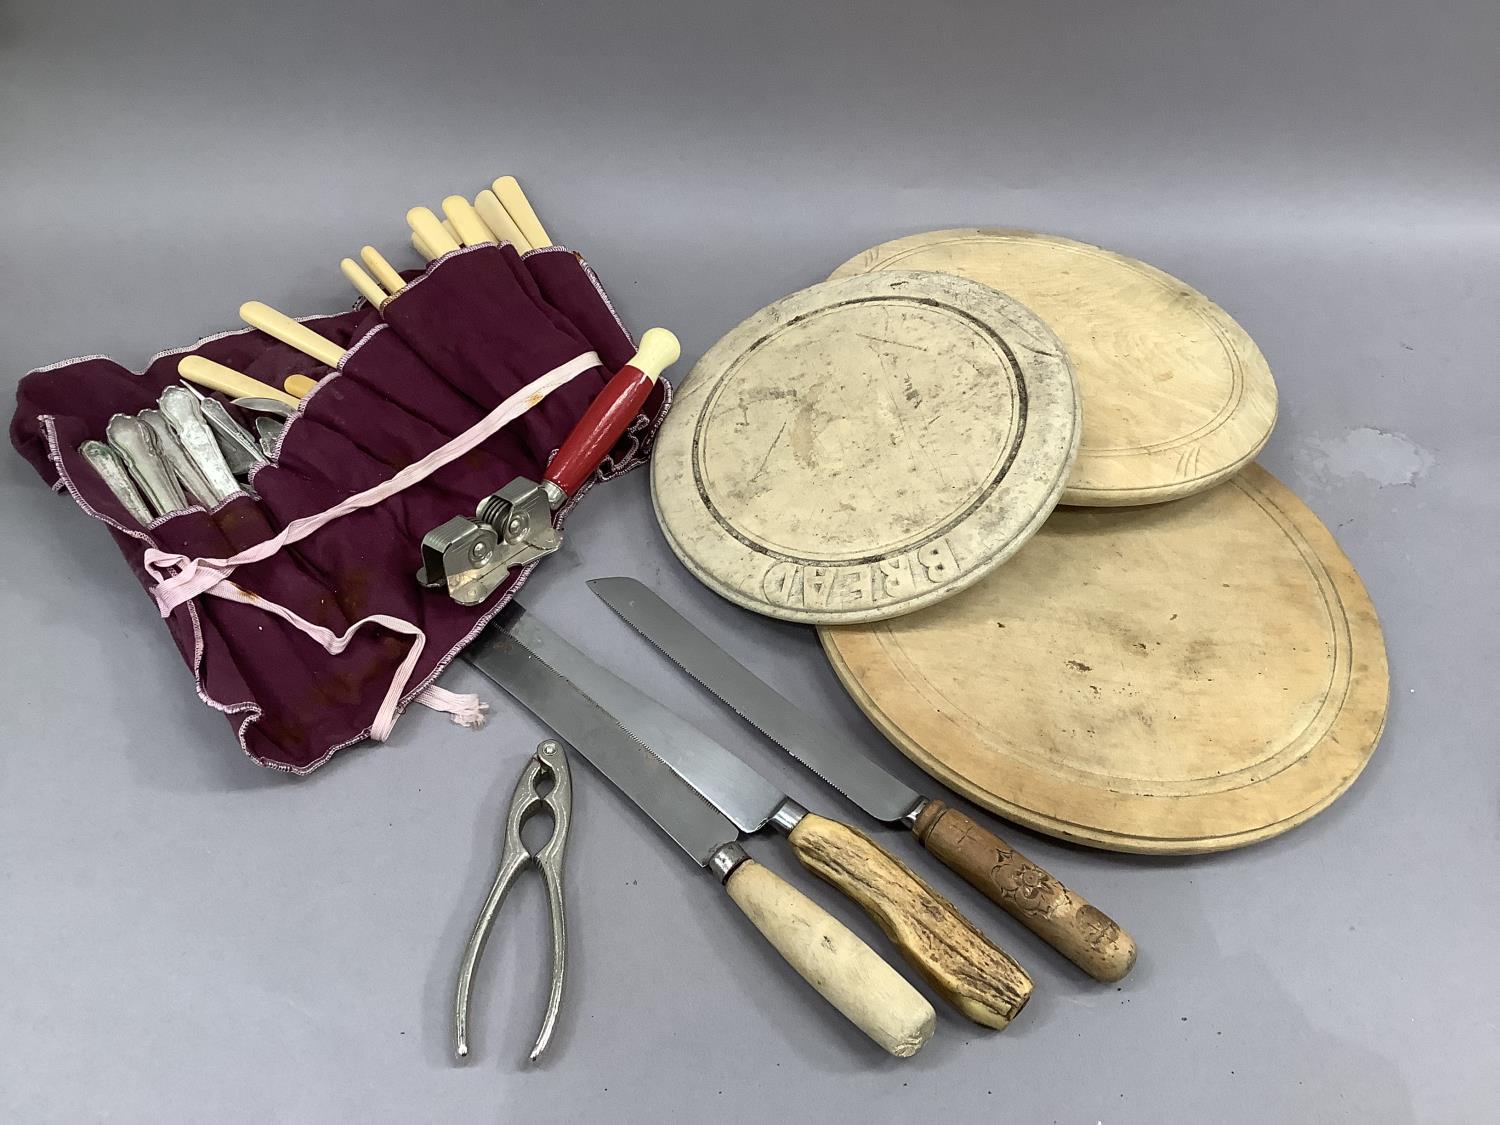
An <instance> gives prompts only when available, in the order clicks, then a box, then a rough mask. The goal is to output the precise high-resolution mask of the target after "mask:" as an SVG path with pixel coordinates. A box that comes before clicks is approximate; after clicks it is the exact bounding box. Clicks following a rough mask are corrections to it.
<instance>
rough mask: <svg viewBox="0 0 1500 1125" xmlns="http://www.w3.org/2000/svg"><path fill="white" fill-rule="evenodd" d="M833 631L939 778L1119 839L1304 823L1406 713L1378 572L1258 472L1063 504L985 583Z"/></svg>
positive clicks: (1019, 818)
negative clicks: (1391, 698) (1390, 654)
mask: <svg viewBox="0 0 1500 1125" xmlns="http://www.w3.org/2000/svg"><path fill="white" fill-rule="evenodd" d="M821 635H822V639H823V645H824V648H825V649H826V651H827V653H828V656H829V658H830V659H831V660H832V661H833V666H834V668H835V670H836V671H837V673H838V675H839V678H840V679H841V680H842V681H843V683H844V686H845V687H847V688H848V689H849V691H850V693H851V694H852V695H853V696H854V698H855V700H856V701H857V702H858V704H859V705H860V707H861V708H863V709H864V711H865V713H866V714H868V715H869V716H870V718H871V719H872V720H874V722H875V724H876V725H877V726H878V727H879V728H880V729H881V730H882V731H883V732H884V733H885V734H886V736H887V737H888V738H890V740H891V741H892V742H894V743H895V744H896V745H897V746H898V747H900V748H901V750H902V751H903V752H904V753H905V754H906V755H907V756H908V757H910V758H911V759H912V760H913V761H915V762H916V763H917V764H918V765H920V766H921V767H922V768H923V769H925V770H926V771H927V772H929V773H931V774H932V775H933V776H934V777H936V778H937V779H938V780H940V781H942V782H943V783H944V784H945V785H947V786H948V787H949V788H951V789H953V790H955V791H956V792H959V793H962V794H963V795H964V796H966V797H968V798H970V799H971V800H973V801H975V802H977V803H978V804H980V805H983V806H984V807H986V808H988V809H990V810H991V811H993V812H996V813H998V814H1000V815H1001V816H1004V817H1006V818H1008V819H1010V820H1014V821H1016V822H1017V823H1019V824H1024V825H1027V826H1028V827H1031V828H1035V829H1037V830H1038V831H1041V832H1046V833H1049V834H1051V835H1054V836H1060V837H1062V838H1063V839H1066V840H1073V841H1076V842H1078V843H1082V844H1091V845H1094V846H1096V847H1102V848H1109V849H1112V850H1115V851H1128V852H1152V853H1186V852H1210V851H1221V850H1224V849H1228V848H1236V847H1240V846H1242V845H1245V844H1251V843H1255V842H1256V841H1258V840H1264V839H1267V838H1269V837H1271V836H1275V835H1277V834H1279V833H1281V832H1285V831H1286V830H1287V829H1289V828H1292V827H1294V826H1295V825H1298V824H1301V823H1302V822H1303V821H1305V820H1307V819H1308V818H1310V817H1312V816H1313V815H1314V814H1316V813H1317V812H1319V811H1320V810H1321V809H1323V808H1325V807H1326V806H1327V805H1328V804H1329V803H1331V802H1332V801H1333V800H1334V798H1336V797H1337V796H1338V795H1339V794H1340V793H1342V792H1343V791H1344V790H1345V789H1346V788H1348V787H1349V785H1350V784H1351V783H1352V782H1353V781H1354V779H1355V777H1356V776H1358V774H1359V772H1360V770H1361V769H1363V768H1364V765H1365V763H1366V761H1368V760H1369V757H1370V754H1371V753H1372V752H1373V751H1374V749H1375V744H1376V742H1377V741H1378V740H1379V738H1380V733H1381V730H1382V729H1383V727H1384V725H1385V713H1386V702H1387V695H1388V692H1389V679H1388V674H1387V669H1386V655H1385V642H1384V639H1383V637H1382V634H1381V630H1380V623H1379V621H1378V620H1377V619H1376V616H1375V610H1374V607H1373V606H1372V605H1371V604H1370V599H1369V596H1368V595H1367V594H1366V593H1365V589H1364V585H1363V584H1362V583H1361V582H1360V580H1359V576H1358V575H1357V574H1355V572H1354V568H1353V566H1352V565H1351V564H1350V562H1349V560H1348V558H1347V557H1345V555H1344V553H1343V552H1342V551H1341V550H1340V549H1339V547H1338V544H1336V543H1335V542H1334V540H1333V536H1332V535H1331V534H1330V533H1329V532H1328V530H1327V528H1325V527H1324V526H1323V525H1322V524H1321V523H1320V522H1319V521H1318V519H1317V517H1316V516H1314V515H1313V514H1312V512H1311V511H1309V510H1308V509H1307V507H1306V506H1305V505H1304V504H1303V503H1302V502H1301V501H1300V500H1298V499H1297V498H1296V497H1295V496H1294V495H1292V493H1291V492H1290V491H1289V490H1288V489H1287V488H1286V487H1285V486H1284V485H1282V484H1281V483H1280V482H1279V481H1277V480H1276V478H1274V477H1273V476H1271V474H1270V473H1268V472H1266V471H1265V470H1264V469H1262V468H1260V467H1259V466H1258V465H1250V466H1247V467H1246V468H1245V469H1244V470H1243V471H1242V472H1241V473H1240V474H1238V475H1237V476H1235V477H1233V478H1232V479H1230V480H1229V481H1226V482H1225V483H1224V484H1222V485H1220V486H1219V487H1218V488H1215V489H1211V490H1210V491H1208V492H1204V493H1200V494H1199V495H1197V496H1192V497H1188V498H1186V499H1182V500H1177V501H1174V502H1172V503H1170V504H1162V505H1156V506H1153V507H1148V508H1137V509H1132V510H1129V511H1121V510H1114V509H1105V508H1059V509H1058V510H1057V511H1056V512H1055V513H1054V514H1053V516H1052V518H1051V519H1049V520H1048V521H1047V525H1046V527H1044V528H1043V529H1042V531H1041V532H1039V533H1038V534H1037V535H1036V536H1035V537H1034V538H1033V539H1032V541H1031V542H1030V543H1029V544H1028V545H1027V547H1026V549H1025V550H1024V551H1022V552H1020V553H1019V554H1018V555H1017V556H1016V557H1015V558H1014V559H1012V560H1011V561H1010V563H1009V564H1008V565H1006V566H1005V567H1004V568H1003V569H1001V570H998V571H996V572H995V573H994V574H992V575H990V576H989V577H988V578H987V579H986V580H985V581H983V582H981V583H979V584H978V585H976V586H974V587H973V588H972V589H970V590H967V591H965V592H964V593H962V594H960V595H958V596H957V597H954V598H951V599H949V600H947V601H945V602H943V603H942V604H941V605H938V606H934V607H933V608H931V609H928V610H925V611H924V612H922V613H919V614H913V615H912V616H909V617H903V618H900V619H898V620H895V621H887V622H881V623H879V624H876V625H868V626H853V627H848V628H838V629H824V630H821Z"/></svg>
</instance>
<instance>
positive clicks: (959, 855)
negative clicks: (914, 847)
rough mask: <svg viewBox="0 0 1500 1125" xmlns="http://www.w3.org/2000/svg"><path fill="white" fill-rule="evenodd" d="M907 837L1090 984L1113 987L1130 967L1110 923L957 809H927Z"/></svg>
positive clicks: (1127, 941)
mask: <svg viewBox="0 0 1500 1125" xmlns="http://www.w3.org/2000/svg"><path fill="white" fill-rule="evenodd" d="M912 832H913V834H914V835H915V836H916V837H917V839H918V840H920V841H921V842H922V846H923V847H924V848H926V849H927V850H928V851H929V852H931V853H932V854H933V855H935V856H937V858H938V859H939V860H941V861H942V863H943V864H944V866H946V867H948V868H949V869H950V870H952V871H955V872H957V873H958V874H959V875H962V876H963V877H964V879H965V881H966V882H968V883H969V884H970V885H971V886H973V887H975V888H977V889H978V890H979V891H981V892H982V893H983V894H984V896H985V897H986V898H988V899H989V900H990V901H991V902H994V903H995V904H997V905H998V906H1001V907H1003V908H1004V909H1005V911H1006V913H1008V914H1009V915H1010V916H1011V917H1012V918H1015V919H1016V920H1017V921H1018V922H1020V923H1021V924H1022V925H1023V926H1025V927H1026V928H1027V929H1028V930H1030V931H1031V932H1032V933H1034V934H1036V935H1037V936H1038V937H1040V938H1041V939H1042V940H1043V941H1045V942H1046V943H1047V944H1048V945H1050V946H1052V948H1053V949H1056V950H1057V951H1058V952H1059V953H1061V954H1062V955H1063V956H1064V957H1066V958H1067V959H1068V960H1069V961H1072V962H1073V964H1075V965H1077V966H1078V967H1079V968H1080V969H1082V970H1083V971H1084V972H1086V973H1088V974H1089V976H1091V977H1093V978H1094V979H1095V980H1102V981H1116V980H1119V979H1121V978H1122V977H1123V976H1125V974H1126V973H1128V972H1130V970H1131V967H1132V966H1133V965H1134V964H1135V942H1134V941H1132V940H1131V937H1130V935H1129V934H1127V933H1126V932H1125V931H1124V930H1122V929H1120V927H1119V925H1117V924H1116V923H1115V921H1114V920H1113V919H1111V918H1110V917H1109V916H1108V915H1107V914H1105V913H1104V912H1103V911H1101V910H1099V909H1097V908H1095V907H1093V906H1090V905H1089V904H1088V903H1087V902H1085V901H1084V900H1083V899H1082V898H1081V897H1080V896H1078V895H1076V894H1074V893H1073V892H1072V891H1070V890H1068V888H1067V887H1065V886H1063V885H1062V884H1061V883H1059V882H1058V881H1057V880H1056V879H1054V878H1053V877H1052V876H1051V875H1050V874H1048V872H1047V871H1046V869H1045V868H1042V867H1039V866H1037V865H1036V864H1035V863H1032V862H1031V861H1030V860H1029V859H1027V858H1026V857H1025V856H1024V855H1022V854H1021V853H1020V852H1018V851H1016V850H1015V849H1014V848H1012V847H1010V846H1009V845H1008V844H1006V843H1005V842H1004V841H1003V840H1001V839H1000V838H999V837H998V836H996V835H995V834H994V833H993V832H990V831H989V830H988V829H986V828H984V827H982V826H981V825H979V824H977V823H975V822H974V820H972V819H971V818H970V817H968V816H965V815H964V814H963V813H961V812H959V811H958V810H957V809H950V808H949V807H948V806H947V805H945V804H943V803H942V802H941V801H929V802H928V803H927V805H926V807H925V808H923V810H922V813H921V815H920V816H918V817H917V822H916V824H915V825H914V826H913V827H912Z"/></svg>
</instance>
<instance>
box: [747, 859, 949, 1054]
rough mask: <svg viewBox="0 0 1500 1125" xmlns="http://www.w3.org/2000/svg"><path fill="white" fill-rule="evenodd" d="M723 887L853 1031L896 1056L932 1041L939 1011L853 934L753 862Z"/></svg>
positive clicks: (777, 950) (911, 1052) (821, 909)
mask: <svg viewBox="0 0 1500 1125" xmlns="http://www.w3.org/2000/svg"><path fill="white" fill-rule="evenodd" d="M724 889H725V890H726V891H727V892H728V893H729V897H730V898H731V899H733V900H734V904H735V905H736V906H738V907H739V908H740V910H741V911H743V912H744V914H745V917H747V918H749V919H750V921H751V923H752V924H753V925H754V926H755V928H756V929H757V930H759V931H760V932H761V936H762V937H764V938H765V939H766V940H767V941H768V942H770V943H771V945H772V946H773V947H774V948H775V950H776V952H777V953H780V954H781V956H782V957H783V958H784V959H785V960H786V963H787V964H788V965H790V966H791V967H792V968H794V969H796V970H797V972H798V973H799V974H800V975H801V976H802V979H803V980H805V981H807V983H808V984H810V985H812V986H813V987H814V988H815V989H817V990H818V992H819V993H820V994H821V995H822V997H823V998H824V999H825V1000H827V1001H828V1002H829V1003H830V1004H832V1005H833V1006H834V1007H835V1008H837V1009H838V1010H839V1011H840V1012H842V1013H843V1014H844V1016H845V1017H847V1018H848V1019H849V1021H850V1022H851V1023H853V1024H854V1025H855V1026H856V1027H858V1028H859V1029H860V1030H861V1031H863V1032H864V1033H865V1034H866V1035H868V1036H869V1037H870V1038H871V1039H873V1040H875V1042H876V1043H879V1044H880V1046H881V1047H883V1048H884V1049H885V1050H887V1051H889V1052H890V1053H891V1054H893V1055H896V1056H897V1057H899V1058H906V1057H908V1056H910V1055H914V1054H916V1053H917V1051H919V1050H920V1049H921V1047H922V1045H923V1044H924V1043H926V1042H927V1040H929V1039H931V1038H932V1032H933V1029H934V1028H935V1027H936V1026H937V1013H936V1012H934V1011H933V1010H932V1005H931V1004H929V1003H928V1002H927V1000H926V999H925V998H924V997H923V996H922V994H921V993H920V992H918V991H917V990H916V989H915V988H913V987H912V986H911V984H910V983H909V982H908V981H907V979H906V978H905V977H903V976H902V975H901V974H900V973H898V972H896V970H895V969H893V968H891V966H890V965H888V964H887V963H886V962H885V961H884V960H883V959H882V958H881V956H880V954H878V953H876V952H875V951H874V950H873V949H871V948H870V947H869V946H868V945H866V944H865V943H864V941H862V940H861V939H860V937H859V935H857V934H855V933H854V932H853V931H852V930H850V929H849V928H848V927H847V926H845V925H844V924H843V923H842V922H840V921H839V920H838V919H837V918H835V917H834V916H833V915H832V914H829V913H828V911H826V910H824V909H823V908H822V907H821V906H819V905H818V904H817V903H815V902H814V901H813V900H812V899H810V898H808V897H807V896H806V895H805V894H803V893H802V892H801V891H799V890H797V888H795V887H793V886H792V885H791V884H790V883H788V882H787V881H786V880H785V879H783V878H781V876H779V875H777V874H776V873H775V872H774V871H772V870H770V869H769V868H767V867H762V866H761V865H760V864H758V863H756V862H755V861H754V860H753V859H747V860H745V861H744V862H743V863H741V864H740V865H739V866H738V867H736V868H735V869H734V871H733V873H731V874H730V876H729V879H728V881H727V882H726V883H725V884H724Z"/></svg>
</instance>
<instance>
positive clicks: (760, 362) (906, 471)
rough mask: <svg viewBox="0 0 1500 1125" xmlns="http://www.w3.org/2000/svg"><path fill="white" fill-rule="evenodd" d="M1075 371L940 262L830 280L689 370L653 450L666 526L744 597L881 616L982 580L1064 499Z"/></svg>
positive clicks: (776, 605) (1048, 338) (1029, 325)
mask: <svg viewBox="0 0 1500 1125" xmlns="http://www.w3.org/2000/svg"><path fill="white" fill-rule="evenodd" d="M1077 436H1078V404H1077V397H1076V395H1075V394H1074V389H1073V376H1072V371H1071V369H1070V368H1069V366H1068V361H1067V359H1066V357H1065V356H1064V354H1063V350H1062V347H1061V345H1059V343H1058V342H1057V338H1056V337H1055V336H1053V335H1052V333H1051V332H1050V331H1048V329H1047V328H1046V326H1045V325H1043V324H1042V322H1041V321H1040V320H1038V319H1037V317H1036V316H1034V315H1033V314H1032V313H1031V312H1030V311H1028V310H1027V309H1025V308H1024V307H1022V306H1021V305H1019V304H1018V303H1016V302H1015V301H1014V300H1013V299H1011V298H1010V297H1007V296H1005V295H1004V294H1001V293H997V292H996V291H995V290H993V289H991V288H989V287H987V286H984V285H981V284H979V283H977V282H973V281H968V280H966V279H964V278H959V277H949V276H946V275H943V274H936V273H921V272H902V271H891V272H883V273H879V274H873V275H871V276H869V277H854V278H848V279H845V280H841V281H830V282H824V283H823V284H821V285H815V286H813V287H812V288H810V289H805V290H802V291H801V292H799V293H794V294H792V295H791V296H789V297H785V298H783V299H782V300H780V301H777V302H776V303H775V304H772V305H770V306H768V307H766V308H764V309H762V310H761V311H760V312H758V313H756V314H754V315H753V316H751V317H750V318H749V319H747V320H746V321H745V322H744V323H742V324H740V325H739V326H738V327H737V328H735V329H734V330H733V331H731V332H730V333H729V334H728V335H727V336H725V337H724V338H723V339H722V340H720V341H719V342H718V343H717V344H715V345H714V346H713V348H711V349H710V350H709V351H708V353H707V354H705V355H704V357H703V358H702V359H701V360H700V361H699V362H698V364H697V365H696V366H695V367H694V368H693V370H692V372H691V373H690V374H689V376H688V378H687V379H686V380H684V382H683V384H682V386H681V387H680V388H679V389H678V392H677V395H676V401H675V403H674V405H673V409H672V412H671V413H670V414H669V415H668V417H667V421H666V423H665V425H663V427H662V430H661V433H660V435H659V436H658V437H657V440H656V447H655V450H654V452H653V454H652V457H651V494H652V498H653V500H654V502H655V504H656V512H657V517H658V519H659V520H660V522H661V526H662V530H663V532H664V533H665V535H666V538H667V542H668V543H669V544H670V545H671V547H672V549H673V550H674V551H675V552H676V553H677V555H678V557H679V558H681V559H682V561H683V563H684V564H685V565H686V566H687V567H688V569H689V570H691V571H692V572H693V574H694V575H696V576H697V577H698V578H699V579H700V580H701V581H703V582H704V583H705V584H706V585H708V586H709V587H710V588H711V589H713V590H715V591H717V592H718V593H719V594H721V595H723V596H724V597H726V598H728V599H729V600H730V601H733V602H736V603H737V604H739V605H742V606H745V607H746V608H748V609H752V610H755V611H756V612H758V613H764V614H767V615H769V616H771V617H780V618H784V619H786V620H790V621H804V622H813V623H833V622H855V621H874V620H880V619H883V618H886V617H891V616H894V615H897V614H901V613H907V612H910V611H911V610H914V609H918V608H920V607H922V606H924V605H929V604H932V603H934V602H936V601H939V600H941V599H942V598H944V597H947V596H949V595H951V594H953V593H955V592H957V591H958V590H961V589H963V588H964V587H966V586H969V585H971V584H972V583H974V582H975V581H978V580H979V579H980V578H981V577H983V576H984V575H985V574H987V573H988V572H989V571H990V570H992V569H994V568H995V567H996V566H998V565H999V564H1000V563H1001V562H1003V561H1004V560H1005V559H1007V558H1008V557H1010V555H1011V554H1012V553H1013V552H1014V551H1015V550H1016V549H1017V548H1019V547H1020V545H1021V544H1022V543H1024V542H1025V541H1026V539H1027V538H1029V537H1030V536H1031V534H1032V533H1033V532H1034V531H1035V530H1036V528H1037V527H1038V526H1039V525H1040V524H1041V522H1042V521H1043V520H1044V519H1045V518H1046V517H1047V514H1048V513H1049V512H1050V511H1051V510H1052V508H1053V506H1054V505H1055V504H1056V503H1057V498H1058V496H1059V494H1060V493H1061V491H1062V487H1063V482H1064V480H1065V479H1066V477H1067V472H1068V468H1069V466H1070V465H1071V463H1072V459H1073V456H1074V453H1075V451H1076V448H1077Z"/></svg>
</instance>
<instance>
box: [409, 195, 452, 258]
mask: <svg viewBox="0 0 1500 1125" xmlns="http://www.w3.org/2000/svg"><path fill="white" fill-rule="evenodd" d="M406 225H407V226H409V227H411V231H412V234H414V235H416V236H417V237H418V238H420V239H421V240H422V243H423V244H424V245H425V246H426V247H427V249H428V251H430V252H431V253H432V254H433V256H434V257H437V258H441V257H442V256H443V255H444V254H451V253H453V251H455V250H457V249H458V239H456V238H454V237H453V236H452V235H450V234H449V233H448V232H447V230H446V229H444V227H443V224H442V223H440V222H439V221H438V217H437V216H436V215H434V214H433V213H432V212H431V211H429V210H428V209H427V208H426V207H413V208H412V209H411V210H410V211H408V212H407V213H406ZM428 260H429V261H431V260H432V259H430V258H429V259H428Z"/></svg>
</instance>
